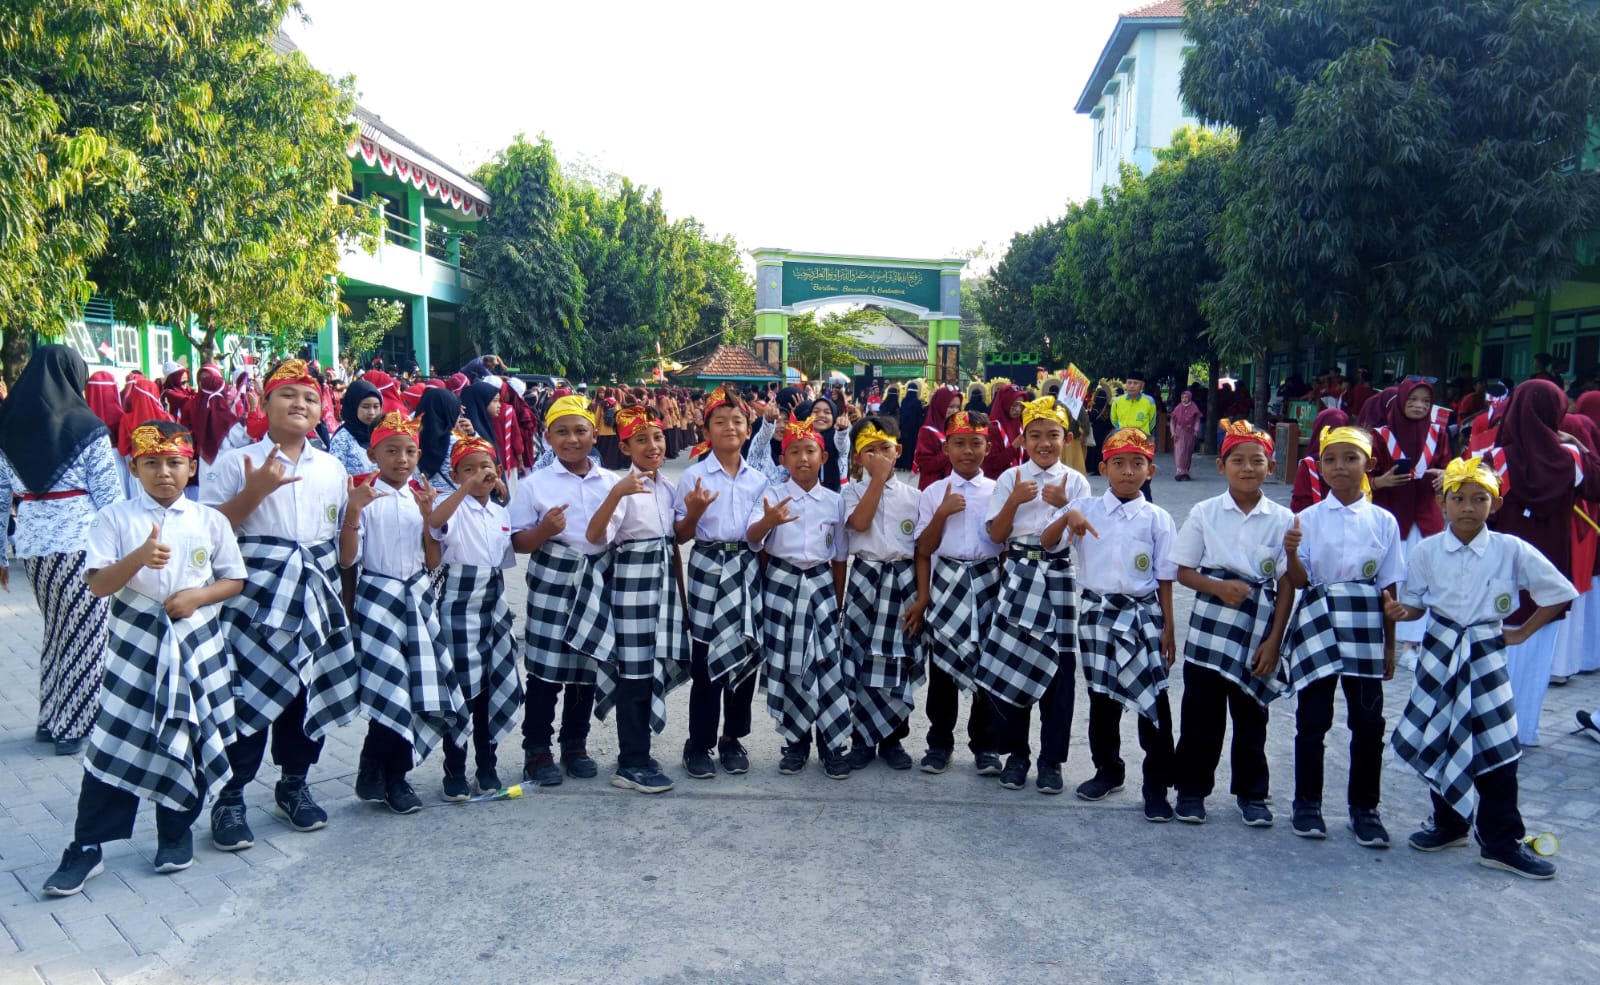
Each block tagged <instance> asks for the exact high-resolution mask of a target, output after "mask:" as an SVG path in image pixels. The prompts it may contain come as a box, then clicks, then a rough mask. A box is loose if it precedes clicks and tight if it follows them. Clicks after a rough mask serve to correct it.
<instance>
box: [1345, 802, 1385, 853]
mask: <svg viewBox="0 0 1600 985" xmlns="http://www.w3.org/2000/svg"><path fill="white" fill-rule="evenodd" d="M1350 830H1351V831H1354V832H1355V833H1356V844H1358V845H1360V846H1361V847H1362V848H1388V847H1389V830H1388V829H1387V828H1385V827H1384V826H1383V820H1382V819H1381V818H1380V817H1378V812H1377V811H1376V810H1375V809H1373V808H1370V807H1352V808H1350Z"/></svg>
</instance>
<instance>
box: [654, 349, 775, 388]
mask: <svg viewBox="0 0 1600 985" xmlns="http://www.w3.org/2000/svg"><path fill="white" fill-rule="evenodd" d="M672 375H674V376H696V377H701V378H704V379H719V380H750V379H762V380H775V379H778V374H777V373H776V372H775V371H774V370H773V368H772V367H771V366H768V365H767V364H766V363H764V362H762V361H761V360H759V359H757V358H756V357H755V354H754V353H752V352H751V351H750V350H749V349H746V348H745V347H744V346H742V345H719V346H717V347H716V348H715V349H714V350H712V351H711V353H710V354H709V355H705V356H701V357H700V358H699V359H696V360H695V361H694V362H692V363H690V364H689V365H687V366H685V367H683V369H681V370H679V371H678V372H676V373H674V374H672Z"/></svg>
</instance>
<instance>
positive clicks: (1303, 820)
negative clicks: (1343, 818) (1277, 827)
mask: <svg viewBox="0 0 1600 985" xmlns="http://www.w3.org/2000/svg"><path fill="white" fill-rule="evenodd" d="M1291 810H1292V812H1293V813H1291V814H1290V816H1289V830H1290V831H1291V832H1293V833H1294V835H1295V837H1297V838H1312V839H1315V840H1318V841H1320V840H1322V839H1323V838H1326V837H1328V825H1327V823H1326V822H1324V821H1323V820H1322V801H1320V800H1297V801H1294V802H1293V804H1292V805H1291Z"/></svg>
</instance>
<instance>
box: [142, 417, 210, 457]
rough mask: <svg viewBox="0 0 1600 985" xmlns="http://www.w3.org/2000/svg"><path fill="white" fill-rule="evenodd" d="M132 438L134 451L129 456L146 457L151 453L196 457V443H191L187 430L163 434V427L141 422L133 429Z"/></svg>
mask: <svg viewBox="0 0 1600 985" xmlns="http://www.w3.org/2000/svg"><path fill="white" fill-rule="evenodd" d="M131 438H132V442H133V448H132V451H133V453H132V454H131V455H129V456H128V457H129V458H145V457H147V456H150V455H156V456H165V455H182V456H183V457H184V458H193V457H194V445H193V444H191V443H190V437H189V432H187V431H179V432H178V433H177V434H173V435H163V434H162V433H161V429H160V428H158V427H156V426H155V425H154V424H141V425H139V426H138V427H136V428H134V429H133V434H132V435H131Z"/></svg>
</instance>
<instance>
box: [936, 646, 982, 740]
mask: <svg viewBox="0 0 1600 985" xmlns="http://www.w3.org/2000/svg"><path fill="white" fill-rule="evenodd" d="M925 700H926V702H927V707H926V710H927V712H928V748H929V749H943V750H945V751H946V752H954V751H955V748H956V715H957V713H958V712H959V711H960V709H961V689H960V688H959V687H957V686H956V679H955V678H954V677H951V676H950V675H949V674H948V673H946V672H945V671H944V670H943V669H942V668H940V667H939V665H938V664H936V663H934V662H933V661H932V660H929V661H928V696H927V698H926V699H925ZM991 701H992V699H991V698H990V697H989V695H987V694H985V693H984V692H982V691H978V692H976V693H974V694H973V695H972V712H971V714H969V715H968V716H967V748H968V749H970V750H972V751H973V752H974V753H979V752H988V751H989V750H988V749H987V748H986V747H985V745H984V744H985V742H987V741H989V732H990V729H991V728H992V726H991V725H990V719H992V718H993V717H994V715H993V711H992V704H991Z"/></svg>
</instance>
